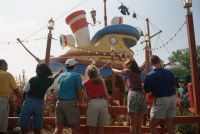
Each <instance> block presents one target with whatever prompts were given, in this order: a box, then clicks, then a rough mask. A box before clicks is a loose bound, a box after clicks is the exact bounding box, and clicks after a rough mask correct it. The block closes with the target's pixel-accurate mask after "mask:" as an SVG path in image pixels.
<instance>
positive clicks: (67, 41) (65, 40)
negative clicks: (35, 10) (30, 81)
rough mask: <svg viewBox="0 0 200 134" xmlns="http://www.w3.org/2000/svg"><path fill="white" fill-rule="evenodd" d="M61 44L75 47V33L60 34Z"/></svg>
mask: <svg viewBox="0 0 200 134" xmlns="http://www.w3.org/2000/svg"><path fill="white" fill-rule="evenodd" d="M60 45H61V46H62V48H65V47H75V39H74V36H73V35H71V34H70V35H64V34H61V35H60Z"/></svg>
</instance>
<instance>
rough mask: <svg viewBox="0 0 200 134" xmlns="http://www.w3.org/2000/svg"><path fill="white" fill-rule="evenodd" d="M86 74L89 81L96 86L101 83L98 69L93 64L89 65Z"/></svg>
mask: <svg viewBox="0 0 200 134" xmlns="http://www.w3.org/2000/svg"><path fill="white" fill-rule="evenodd" d="M86 74H87V76H88V77H89V79H91V80H92V81H93V82H94V83H97V84H98V83H101V82H102V78H101V76H100V72H99V69H98V68H97V67H96V66H95V65H94V64H90V65H88V66H87V68H86Z"/></svg>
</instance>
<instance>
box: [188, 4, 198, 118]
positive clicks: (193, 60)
mask: <svg viewBox="0 0 200 134" xmlns="http://www.w3.org/2000/svg"><path fill="white" fill-rule="evenodd" d="M186 25H187V33H188V43H189V54H190V65H191V74H192V87H193V91H194V92H193V95H194V109H195V113H196V115H200V101H199V100H200V89H199V88H200V87H199V76H198V75H199V72H198V65H197V54H196V51H197V50H196V42H195V34H194V24H193V16H192V12H191V11H190V9H189V8H187V14H186Z"/></svg>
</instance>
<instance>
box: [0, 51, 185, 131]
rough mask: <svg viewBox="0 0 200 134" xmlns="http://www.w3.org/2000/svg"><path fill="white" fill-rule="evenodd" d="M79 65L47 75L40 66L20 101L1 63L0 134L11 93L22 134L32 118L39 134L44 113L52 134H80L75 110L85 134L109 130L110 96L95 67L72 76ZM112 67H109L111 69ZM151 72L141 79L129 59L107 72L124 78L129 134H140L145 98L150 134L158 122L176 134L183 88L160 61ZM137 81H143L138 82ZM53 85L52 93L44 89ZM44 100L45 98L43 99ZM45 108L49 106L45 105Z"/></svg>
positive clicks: (154, 59)
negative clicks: (52, 119)
mask: <svg viewBox="0 0 200 134" xmlns="http://www.w3.org/2000/svg"><path fill="white" fill-rule="evenodd" d="M77 64H78V62H77V61H76V60H75V59H73V58H71V59H68V60H66V62H65V66H66V71H63V70H59V71H58V72H57V73H56V74H55V75H52V72H51V70H50V68H49V67H48V66H47V65H46V64H44V63H40V64H38V65H37V67H36V76H34V77H32V78H30V80H29V81H28V82H27V83H26V85H25V86H24V88H23V95H21V94H20V92H19V90H18V89H17V85H16V82H15V80H14V77H13V76H12V74H10V73H9V72H7V68H8V65H7V63H6V61H5V60H3V59H0V107H1V110H0V119H1V120H0V134H1V133H2V134H3V133H6V132H7V126H8V116H9V111H10V110H9V98H10V97H11V95H12V92H14V94H15V97H16V98H20V99H18V100H19V102H15V103H17V104H18V106H19V104H22V102H23V105H22V106H21V108H19V109H20V110H19V112H20V115H19V120H18V126H19V127H20V128H21V133H22V134H25V133H27V131H28V127H29V120H30V119H31V118H32V128H33V131H34V133H35V134H39V133H40V132H41V129H42V127H43V126H42V125H43V122H42V121H43V116H44V114H46V113H44V108H46V109H49V110H50V111H52V113H54V114H53V115H48V116H54V115H55V125H56V126H55V130H54V134H61V133H62V131H63V129H64V127H65V126H68V127H70V128H71V129H72V134H77V133H78V131H79V128H80V108H82V107H87V113H86V120H87V126H88V130H89V134H104V127H105V126H107V125H108V124H109V120H110V116H109V112H108V106H111V102H110V96H109V94H108V90H107V87H106V84H105V82H104V79H103V78H102V77H101V74H100V72H99V69H98V68H97V66H96V65H95V64H90V65H88V66H87V68H86V75H87V79H86V80H82V78H81V74H79V73H77V72H75V68H76V65H77ZM112 64H114V63H112ZM151 65H152V67H153V68H152V70H151V71H150V72H148V73H146V74H145V75H144V74H143V72H144V71H143V70H141V69H140V68H139V66H138V64H137V62H136V61H135V59H134V58H132V59H128V60H127V61H126V62H125V63H124V69H123V70H118V69H116V68H112V71H113V72H115V73H116V74H117V75H119V76H120V77H122V78H123V80H124V83H125V85H126V87H127V90H128V91H127V92H128V95H127V109H128V115H129V116H130V120H131V123H130V126H131V130H130V133H131V134H141V133H142V129H141V126H142V120H143V117H144V115H145V114H147V111H148V110H147V101H146V95H152V96H154V101H153V103H152V105H151V111H150V130H151V133H152V134H156V133H157V132H156V127H157V125H158V123H159V121H160V120H165V121H166V128H167V130H168V132H169V133H170V134H175V130H174V124H173V119H174V117H175V116H176V105H177V97H178V98H180V99H179V103H178V104H179V107H180V108H181V110H183V111H185V109H187V108H188V107H189V103H188V102H189V99H188V94H187V92H188V91H187V88H186V86H185V83H184V81H183V80H180V81H179V87H176V81H175V77H174V74H173V73H172V72H171V71H170V70H168V69H165V68H164V67H163V62H162V60H161V59H160V58H159V57H158V56H156V55H153V56H152V58H151ZM141 76H142V77H143V78H141ZM53 83H56V85H57V87H56V88H57V90H55V89H51V90H50V92H47V91H48V89H49V87H50V86H51V85H52V84H53ZM45 95H46V97H45ZM45 98H46V100H47V101H46V102H47V103H48V104H47V105H45V101H44V100H45Z"/></svg>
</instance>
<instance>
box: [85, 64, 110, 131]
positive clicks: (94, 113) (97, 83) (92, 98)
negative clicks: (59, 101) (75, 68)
mask: <svg viewBox="0 0 200 134" xmlns="http://www.w3.org/2000/svg"><path fill="white" fill-rule="evenodd" d="M86 74H87V76H88V79H87V80H85V81H84V87H85V89H84V91H85V99H86V101H88V109H87V125H88V128H89V134H104V126H106V125H108V123H109V113H108V103H109V95H108V91H107V88H106V86H105V82H104V80H103V79H102V77H101V76H100V73H99V70H98V68H97V67H96V66H95V65H93V64H91V65H88V67H87V69H86ZM106 100H107V101H106Z"/></svg>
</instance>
